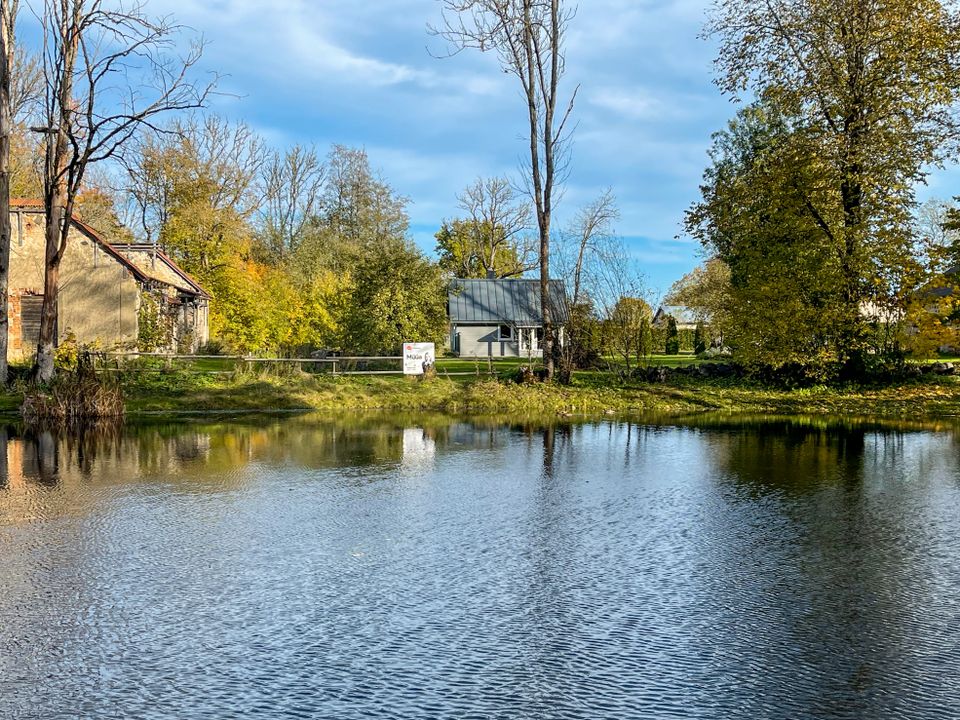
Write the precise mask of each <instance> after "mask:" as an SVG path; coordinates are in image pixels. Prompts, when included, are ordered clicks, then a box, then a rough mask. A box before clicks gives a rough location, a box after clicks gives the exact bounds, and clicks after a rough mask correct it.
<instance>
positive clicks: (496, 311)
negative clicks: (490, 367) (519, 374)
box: [447, 278, 569, 358]
mask: <svg viewBox="0 0 960 720" xmlns="http://www.w3.org/2000/svg"><path fill="white" fill-rule="evenodd" d="M550 302H551V308H552V320H553V324H554V325H555V326H556V327H557V328H558V332H559V338H560V342H561V343H562V342H563V332H564V326H565V325H566V324H567V322H568V319H569V313H568V311H567V301H566V293H565V291H564V288H563V282H561V281H560V280H551V281H550ZM447 312H448V314H449V317H450V349H451V350H452V351H453V353H454V354H455V355H458V356H460V357H530V358H534V357H542V355H543V348H542V347H541V343H542V341H543V315H542V312H541V304H540V281H539V280H528V279H522V278H520V279H517V278H510V279H457V280H454V281H452V282H451V283H450V288H449V292H448V295H447Z"/></svg>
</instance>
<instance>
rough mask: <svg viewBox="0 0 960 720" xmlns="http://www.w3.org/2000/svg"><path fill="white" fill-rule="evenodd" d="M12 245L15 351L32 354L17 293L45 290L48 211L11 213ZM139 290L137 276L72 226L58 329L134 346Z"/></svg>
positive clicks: (63, 269)
mask: <svg viewBox="0 0 960 720" xmlns="http://www.w3.org/2000/svg"><path fill="white" fill-rule="evenodd" d="M11 221H12V223H11V224H12V230H13V234H12V238H11V247H10V284H9V292H10V296H11V313H10V319H11V323H10V325H9V340H10V349H11V353H10V355H11V357H12V358H17V357H24V356H28V355H32V354H33V352H34V351H35V350H36V348H32V347H22V344H21V342H20V337H21V334H20V333H21V329H20V324H19V315H18V314H17V315H15V314H14V312H13V308H14V306H16V307H17V308H19V301H18V300H15V299H14V298H19V297H20V296H22V295H25V294H40V293H42V292H43V258H44V237H43V231H44V217H43V213H42V212H17V211H14V212H12V213H11ZM139 301H140V293H139V288H138V283H137V281H136V279H135V278H134V277H133V276H132V275H131V274H130V272H129V271H128V270H127V269H126V268H125V267H124V266H123V265H122V264H121V263H120V262H119V261H118V260H117V259H116V258H114V257H112V256H111V255H109V254H107V253H106V252H105V251H104V250H103V248H101V247H100V246H99V245H98V244H97V243H96V242H95V241H94V240H92V239H91V238H89V237H88V236H87V235H85V234H84V233H83V232H82V231H81V230H79V229H78V228H76V227H74V228H72V229H71V231H70V244H69V245H68V247H67V251H66V253H65V254H64V256H63V261H62V264H61V270H60V313H59V328H58V330H59V335H60V338H61V339H62V338H64V337H65V336H66V335H67V333H69V332H72V333H73V334H74V335H75V336H76V338H77V341H78V342H81V343H93V342H99V343H101V344H102V345H104V346H105V347H113V346H120V345H123V346H130V347H132V346H134V345H135V344H136V341H137V311H138V308H139Z"/></svg>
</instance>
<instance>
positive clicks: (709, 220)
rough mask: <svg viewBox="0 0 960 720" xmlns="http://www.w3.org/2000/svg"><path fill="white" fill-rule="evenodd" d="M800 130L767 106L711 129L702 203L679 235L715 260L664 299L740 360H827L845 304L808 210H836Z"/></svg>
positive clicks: (836, 265) (831, 250)
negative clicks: (710, 323)
mask: <svg viewBox="0 0 960 720" xmlns="http://www.w3.org/2000/svg"><path fill="white" fill-rule="evenodd" d="M814 151H815V146H812V147H811V144H810V142H809V140H808V137H807V136H806V134H805V133H804V132H803V131H802V129H798V128H797V127H796V125H795V123H794V122H793V121H792V120H790V119H786V118H784V117H783V116H782V115H780V114H779V113H778V112H777V109H776V108H775V107H774V108H771V107H770V106H769V105H768V104H766V103H762V102H761V103H757V104H755V105H750V106H748V107H746V108H744V109H743V110H741V111H740V112H739V113H738V114H737V117H736V118H735V119H734V120H732V121H731V122H730V123H729V126H728V128H727V129H726V130H725V131H723V132H719V133H716V134H715V135H714V141H713V146H712V147H711V149H710V158H711V165H710V166H709V167H708V168H707V170H706V172H705V173H704V181H703V184H702V186H701V193H702V200H701V201H700V202H699V203H697V204H695V205H694V206H693V207H692V208H691V209H690V211H689V212H688V213H687V217H686V228H687V231H688V232H689V233H690V234H691V235H693V236H694V237H695V238H697V239H698V240H700V241H701V242H702V243H703V244H704V246H705V247H706V248H707V249H708V250H709V251H710V253H711V254H712V255H713V256H714V257H715V260H713V261H711V263H710V265H709V268H710V271H711V272H710V273H709V274H707V273H706V272H704V273H701V274H699V276H696V277H690V278H685V279H684V280H682V281H681V282H680V283H678V285H676V286H675V287H674V288H673V289H672V291H671V294H670V300H671V301H672V302H678V303H679V304H683V305H687V306H688V307H692V308H695V309H697V310H698V312H700V313H702V317H704V318H705V317H706V314H707V312H709V313H710V315H712V316H716V318H717V319H718V320H719V321H720V322H721V323H722V331H723V333H724V338H725V340H726V342H727V343H728V344H729V345H730V346H731V347H732V348H734V350H735V351H736V353H737V356H738V359H739V360H740V361H741V362H743V363H744V364H746V365H757V366H780V365H783V364H786V363H799V364H804V363H811V364H823V363H835V362H837V361H839V359H841V357H842V356H841V354H840V353H841V350H840V347H839V346H840V344H841V338H842V334H843V329H844V327H843V325H844V323H843V320H844V312H843V309H844V302H843V293H842V287H843V275H842V270H841V266H840V257H839V254H838V252H837V248H836V246H835V245H834V243H833V241H832V238H831V237H830V236H829V235H828V234H827V233H826V232H825V231H824V230H823V228H822V227H821V225H820V224H819V223H818V222H817V219H816V217H815V216H814V215H813V214H812V213H811V211H810V206H811V205H815V206H817V207H821V208H829V215H830V216H831V217H836V216H839V215H840V214H841V213H842V210H841V209H840V207H839V202H838V201H837V199H836V198H835V197H834V196H832V195H831V194H830V187H829V184H828V183H824V182H823V178H824V177H825V175H826V176H827V177H829V175H828V174H827V173H828V169H827V168H825V167H824V165H823V163H822V162H820V160H819V158H818V157H817V156H816V154H815V152H814Z"/></svg>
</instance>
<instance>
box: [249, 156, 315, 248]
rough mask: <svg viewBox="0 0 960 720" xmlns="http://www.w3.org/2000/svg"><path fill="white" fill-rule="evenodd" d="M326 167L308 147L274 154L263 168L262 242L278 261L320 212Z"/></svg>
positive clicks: (294, 245)
mask: <svg viewBox="0 0 960 720" xmlns="http://www.w3.org/2000/svg"><path fill="white" fill-rule="evenodd" d="M325 176H326V168H325V167H324V164H323V161H322V160H321V159H320V158H319V157H318V156H317V151H316V150H315V149H314V148H312V147H310V148H306V147H302V146H300V145H295V146H294V147H292V148H290V149H289V150H287V152H285V153H280V152H274V153H272V154H271V156H270V157H269V158H268V160H267V162H266V164H265V165H264V168H263V178H262V183H263V206H262V207H261V210H260V216H261V217H260V226H261V229H260V234H261V240H262V241H263V243H264V244H265V245H266V247H267V248H268V249H269V250H270V252H271V254H273V255H274V256H275V257H277V258H283V257H284V256H285V255H286V254H287V253H290V252H293V251H294V250H296V249H297V246H298V245H299V242H300V239H301V237H302V235H303V232H304V230H305V228H306V227H307V224H308V223H309V222H311V221H312V220H313V219H314V218H315V216H316V215H317V213H318V211H319V206H320V199H321V194H322V192H323V187H324V179H325Z"/></svg>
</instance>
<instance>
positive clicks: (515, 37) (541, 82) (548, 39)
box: [430, 0, 577, 379]
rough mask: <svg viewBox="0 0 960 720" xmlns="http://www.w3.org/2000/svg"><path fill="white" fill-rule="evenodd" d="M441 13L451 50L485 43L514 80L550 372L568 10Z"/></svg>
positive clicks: (518, 6) (457, 1) (495, 5)
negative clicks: (521, 110)
mask: <svg viewBox="0 0 960 720" xmlns="http://www.w3.org/2000/svg"><path fill="white" fill-rule="evenodd" d="M440 2H441V4H442V12H443V20H442V23H441V25H440V27H439V28H430V31H431V32H432V33H433V34H435V35H438V36H440V37H442V38H444V39H445V40H447V41H448V42H449V43H450V44H451V45H452V48H453V52H459V51H461V50H464V49H475V50H479V51H480V52H488V51H493V52H495V53H496V54H497V57H498V58H499V60H500V66H501V67H502V69H503V70H504V72H508V73H511V74H513V75H515V76H516V78H517V79H518V80H519V81H520V87H521V90H522V94H523V98H524V102H525V104H526V110H527V120H528V124H529V133H530V137H529V141H530V157H529V166H528V170H529V177H528V178H527V179H528V180H529V187H530V194H531V195H532V196H533V202H534V206H535V207H536V214H537V231H538V236H539V241H540V242H539V244H540V296H541V311H542V313H543V330H544V348H543V357H544V364H545V365H546V371H547V378H548V379H552V378H553V373H554V357H553V348H554V340H555V338H554V328H553V316H552V313H551V308H550V299H549V298H550V291H549V283H550V223H551V220H552V217H553V204H554V199H555V193H556V190H557V186H558V184H559V182H560V181H561V179H562V174H563V170H564V168H565V152H564V151H565V149H566V140H567V139H568V133H567V129H568V128H567V122H568V121H569V119H570V114H571V112H572V110H573V103H574V100H575V98H576V94H577V90H576V89H575V90H574V91H573V93H572V94H571V95H570V98H569V100H568V102H567V104H566V105H565V106H564V105H563V104H561V103H560V80H561V78H562V77H563V74H564V69H565V56H564V51H563V48H564V39H565V34H566V29H567V26H568V24H569V22H570V20H571V19H572V18H573V15H574V14H575V10H574V9H571V8H569V7H567V6H566V3H564V2H562V0H440Z"/></svg>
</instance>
